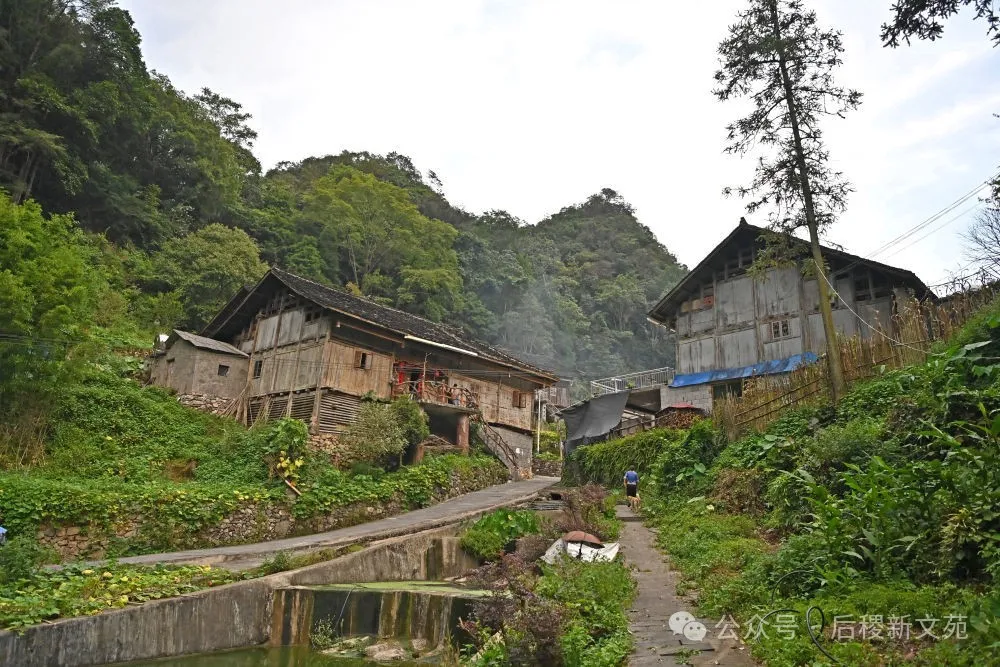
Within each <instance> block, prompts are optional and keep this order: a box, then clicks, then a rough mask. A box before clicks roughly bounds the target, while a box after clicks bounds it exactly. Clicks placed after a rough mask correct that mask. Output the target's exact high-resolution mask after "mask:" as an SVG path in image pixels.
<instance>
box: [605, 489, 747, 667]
mask: <svg viewBox="0 0 1000 667" xmlns="http://www.w3.org/2000/svg"><path fill="white" fill-rule="evenodd" d="M618 518H620V519H621V520H622V521H625V525H624V526H623V528H622V533H621V536H620V537H619V540H618V541H619V542H620V543H621V545H622V554H623V556H624V558H625V560H626V561H627V562H628V563H630V564H631V565H632V566H633V567H634V568H635V572H634V575H635V578H636V580H637V581H638V584H639V593H638V595H637V596H636V598H635V602H634V603H633V605H632V609H630V610H629V612H628V615H629V630H630V631H631V633H632V636H633V638H634V639H635V651H634V653H633V654H632V657H631V658H630V659H629V665H643V666H644V665H657V666H659V667H672V666H674V665H724V666H726V667H749V666H752V665H753V664H754V662H753V659H752V658H751V657H750V655H749V653H750V651H749V649H748V648H747V647H746V646H745V645H744V644H743V643H742V642H741V641H739V640H725V639H723V640H720V639H719V638H718V635H719V633H720V631H722V630H723V628H721V627H717V625H718V621H716V620H708V619H697V620H700V621H701V623H702V624H703V625H704V626H705V628H706V629H707V630H708V632H707V634H706V635H705V637H704V639H702V640H700V641H695V640H692V639H688V638H686V637H685V636H684V635H683V634H680V635H675V634H674V633H673V631H672V630H671V629H670V625H669V623H670V617H671V615H673V614H674V613H676V612H681V611H691V610H692V609H693V608H694V604H693V603H692V602H691V601H689V600H685V599H683V598H681V597H678V596H677V595H675V591H676V590H677V583H678V581H679V580H680V574H679V573H678V572H677V571H675V570H671V569H670V567H669V566H668V564H667V559H666V557H665V556H664V555H663V554H662V553H660V551H659V550H658V549H657V548H656V544H655V536H654V535H653V533H652V531H650V530H649V529H648V528H646V527H645V526H643V525H642V523H640V520H641V519H640V517H638V516H636V515H635V514H633V513H632V511H631V510H629V509H628V508H627V507H621V506H619V507H618ZM692 616H693V614H692ZM688 627H689V628H690V627H691V626H690V625H689V626H688ZM733 632H735V633H737V634H739V633H740V630H737V629H734V630H733Z"/></svg>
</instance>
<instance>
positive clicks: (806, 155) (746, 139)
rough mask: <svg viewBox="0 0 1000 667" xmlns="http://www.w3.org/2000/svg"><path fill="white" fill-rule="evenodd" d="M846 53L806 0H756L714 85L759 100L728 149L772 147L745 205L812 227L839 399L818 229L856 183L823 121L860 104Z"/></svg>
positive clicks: (726, 45)
mask: <svg viewBox="0 0 1000 667" xmlns="http://www.w3.org/2000/svg"><path fill="white" fill-rule="evenodd" d="M843 50H844V49H843V44H842V42H841V35H840V33H839V32H837V31H827V30H822V29H820V28H819V27H818V26H817V24H816V13H815V12H813V11H808V10H805V9H803V6H802V2H801V0H750V3H749V8H748V9H746V10H745V11H743V12H741V13H740V14H739V15H738V17H737V22H736V24H735V25H733V26H732V27H731V28H730V32H729V36H728V37H727V38H726V39H725V40H724V41H723V42H722V44H721V45H720V46H719V55H720V60H721V66H720V68H719V70H718V72H716V74H715V80H716V82H717V83H718V87H717V88H716V90H715V91H714V92H715V94H716V96H717V97H718V98H719V99H720V100H723V101H725V100H729V99H732V98H746V99H748V100H749V101H750V102H751V103H752V105H753V108H752V110H751V111H750V113H749V114H748V115H747V116H745V117H743V118H740V119H738V120H737V121H736V122H735V123H732V124H731V125H729V126H728V127H727V130H728V137H727V138H728V141H729V144H728V145H727V146H726V152H727V153H731V154H738V155H745V154H747V153H749V152H750V151H751V150H753V149H755V148H756V147H757V146H761V147H762V148H763V149H764V150H765V152H766V153H767V155H766V156H762V157H761V158H760V161H759V163H758V165H757V168H756V170H755V173H754V178H753V180H752V181H751V183H750V185H748V186H745V187H740V188H737V190H736V191H737V192H738V193H739V195H740V196H741V197H750V198H751V201H750V203H749V204H748V206H747V210H748V211H751V212H753V211H755V210H757V209H758V208H760V207H762V206H768V207H770V209H771V225H772V227H773V228H774V229H776V230H779V231H781V232H783V233H787V234H791V233H793V232H794V231H796V230H797V229H800V228H803V227H804V228H805V229H806V230H807V231H808V234H809V244H810V246H811V250H812V264H813V266H812V270H814V271H815V272H816V273H817V275H818V280H817V281H816V283H817V285H818V286H819V294H820V299H819V302H820V310H821V312H822V316H823V328H824V331H825V332H826V344H827V358H828V363H829V366H830V378H831V384H832V397H833V400H834V401H835V402H836V401H838V400H839V399H840V397H841V396H842V395H843V393H844V389H845V386H844V377H843V367H842V365H841V360H840V347H839V345H838V342H837V330H836V328H835V327H834V324H833V312H832V309H831V306H830V296H829V288H830V283H829V281H828V278H827V277H826V268H825V266H824V262H823V257H822V253H821V250H820V245H819V235H820V232H821V231H822V230H823V229H825V228H826V227H828V226H829V225H830V224H832V223H833V221H834V219H835V216H836V214H837V213H839V212H841V211H843V209H844V208H845V206H846V199H847V195H848V193H849V192H850V191H851V189H850V186H849V184H848V183H847V181H846V180H845V179H844V178H843V175H842V174H841V173H839V172H836V171H833V170H832V169H831V168H830V166H829V153H828V151H827V150H826V148H825V147H824V144H823V135H822V131H821V129H820V126H819V124H820V120H822V119H823V118H824V117H826V116H840V117H842V116H843V114H844V113H845V112H847V111H849V110H852V109H855V108H856V107H857V106H858V105H859V104H860V103H861V94H860V93H858V92H857V91H854V90H849V89H845V88H842V87H840V86H838V85H836V84H835V83H834V79H833V71H834V70H835V69H836V68H837V67H838V66H839V65H840V64H841V54H842V53H843ZM725 192H726V194H731V193H732V189H731V188H727V189H726V191H725Z"/></svg>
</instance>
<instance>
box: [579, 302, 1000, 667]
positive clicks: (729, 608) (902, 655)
mask: <svg viewBox="0 0 1000 667" xmlns="http://www.w3.org/2000/svg"><path fill="white" fill-rule="evenodd" d="M998 359H1000V307H998V306H995V307H993V308H991V309H989V310H988V311H987V312H985V313H984V314H983V315H982V316H981V317H980V318H977V319H976V320H974V321H973V322H970V324H969V325H968V326H967V327H966V328H965V329H964V330H963V332H962V333H961V334H960V335H958V336H957V337H956V338H955V339H954V340H953V341H952V342H951V344H950V345H947V346H944V345H943V346H941V347H939V348H938V349H937V351H936V353H935V356H934V357H933V358H932V359H931V360H930V361H929V362H928V363H926V364H925V365H922V366H918V367H910V368H906V369H902V370H898V371H893V372H889V373H885V374H883V375H882V376H881V377H878V378H876V379H874V380H871V381H868V382H866V383H864V384H862V385H860V386H858V387H856V388H854V389H853V390H852V391H851V392H850V393H849V394H848V395H847V396H846V397H845V399H844V400H843V401H842V402H841V403H840V404H839V406H838V407H837V408H836V409H831V408H828V407H822V408H810V409H804V410H798V411H795V412H791V413H788V414H786V415H785V416H783V417H782V418H781V419H780V420H778V421H777V422H775V423H774V424H772V425H771V426H770V427H769V428H768V430H767V432H765V433H760V434H753V435H750V436H748V437H745V438H743V439H741V440H739V441H737V442H733V443H730V444H728V445H725V446H724V447H723V448H720V447H719V445H718V444H717V443H719V442H720V441H719V440H718V439H717V438H716V437H715V436H714V434H713V433H712V431H711V426H710V424H708V423H707V422H703V423H701V424H698V425H697V426H696V427H695V428H694V429H692V430H691V432H690V433H687V434H675V435H673V436H671V437H669V438H668V439H667V441H668V442H673V443H679V442H685V441H688V440H691V439H693V440H694V441H696V442H698V443H700V444H699V445H698V446H689V447H683V448H681V451H677V450H675V448H674V447H673V446H672V445H666V444H661V445H660V446H659V453H658V455H657V458H656V460H655V461H654V463H653V464H652V465H651V466H650V467H649V469H648V470H647V474H646V482H647V485H646V495H645V498H646V503H645V505H644V509H645V511H646V512H647V514H648V517H649V518H650V520H651V521H652V523H653V524H654V525H655V527H656V528H657V530H658V533H659V538H658V539H659V543H660V545H661V546H662V547H663V548H664V550H666V551H668V552H669V553H670V555H671V559H672V562H673V563H674V564H675V565H676V566H677V567H678V568H679V569H680V570H681V571H682V572H683V573H684V575H685V580H684V582H683V584H682V588H683V589H686V590H688V591H694V592H696V593H697V596H698V603H699V605H700V607H701V611H702V612H703V613H704V614H705V615H708V616H714V617H716V618H730V617H731V618H733V620H734V621H735V622H736V623H738V624H739V630H738V631H737V633H738V634H740V635H741V636H744V637H749V638H750V643H751V644H752V646H753V650H754V653H755V655H757V657H759V658H761V659H763V660H765V661H766V662H767V664H768V665H775V666H781V665H802V664H817V663H818V664H824V663H825V662H826V661H827V658H826V657H825V656H824V655H823V654H822V653H820V652H819V650H818V649H817V647H816V645H815V644H814V643H813V642H812V641H811V640H810V639H809V637H808V635H807V633H806V630H805V615H806V612H807V610H808V609H809V608H811V607H818V608H819V609H821V610H822V611H823V613H824V614H825V617H826V619H827V627H826V630H825V633H824V634H823V635H822V636H821V637H820V638H819V642H820V643H821V644H822V646H823V647H824V649H825V650H826V651H827V652H829V653H830V655H832V656H833V657H834V658H836V659H837V660H838V661H840V663H841V664H845V665H847V664H849V665H880V664H886V663H895V662H901V661H904V660H912V661H913V662H914V664H926V665H938V664H949V665H979V664H988V663H990V661H991V660H992V659H993V655H994V652H995V649H996V646H998V645H1000V644H998V643H997V642H998V641H1000V624H998V622H997V618H998V613H1000V592H998V588H997V576H998V574H1000V519H998V511H997V508H998V507H1000V502H998V501H1000V477H998V473H997V471H998V470H1000V467H998V464H1000V460H998V458H1000V364H998V363H997V360H998ZM641 438H643V439H645V440H646V441H652V442H656V440H655V438H657V436H656V435H650V434H649V433H646V434H642V436H641ZM638 439H639V438H638V437H637V438H633V439H626V440H624V441H622V442H620V443H609V444H608V445H602V446H590V447H586V448H582V449H581V462H584V461H586V463H587V465H588V466H589V467H587V468H586V469H587V470H590V471H592V472H593V473H594V474H595V475H597V476H598V477H600V476H602V475H603V474H605V472H611V471H612V470H613V467H614V466H616V465H618V463H619V461H618V459H617V458H616V457H618V456H621V457H632V456H634V454H635V452H636V449H637V445H636V444H635V442H633V441H634V440H638ZM722 444H724V443H722ZM616 446H617V447H621V449H622V450H623V452H625V453H621V454H613V453H611V452H608V451H602V450H601V449H595V450H594V454H593V455H589V456H588V455H586V454H583V452H585V451H586V450H587V449H591V448H594V447H603V448H605V449H611V448H614V447H616ZM605 465H606V466H607V469H606V471H605V467H604V466H605ZM778 610H784V611H782V612H781V614H782V615H780V616H779V615H777V614H776V615H772V616H770V617H769V620H768V621H767V623H765V624H764V626H763V628H762V626H761V623H760V619H761V618H762V617H764V616H765V615H766V614H767V613H768V612H771V611H778ZM812 618H813V621H816V622H817V623H818V620H817V619H818V613H817V612H815V611H814V612H812ZM834 619H836V621H837V627H839V628H840V630H839V634H837V633H836V632H835V629H834V628H833V624H834ZM921 619H922V620H921ZM929 619H936V620H934V621H932V620H929ZM817 627H818V626H817ZM845 628H846V629H845ZM866 632H867V635H865V634H864V633H866ZM835 634H836V637H835V636H834V635H835ZM849 637H853V639H848V638H849Z"/></svg>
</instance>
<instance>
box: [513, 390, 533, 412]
mask: <svg viewBox="0 0 1000 667" xmlns="http://www.w3.org/2000/svg"><path fill="white" fill-rule="evenodd" d="M528 395H529V394H528V393H527V392H524V391H521V390H520V389H514V390H513V391H512V393H511V397H510V398H511V406H512V407H515V408H518V409H522V410H523V409H524V408H526V407H528Z"/></svg>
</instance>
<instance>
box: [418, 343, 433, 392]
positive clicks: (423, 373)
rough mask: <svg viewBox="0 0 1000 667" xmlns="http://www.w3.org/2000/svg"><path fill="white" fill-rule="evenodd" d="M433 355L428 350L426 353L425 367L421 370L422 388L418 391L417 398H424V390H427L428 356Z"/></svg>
mask: <svg viewBox="0 0 1000 667" xmlns="http://www.w3.org/2000/svg"><path fill="white" fill-rule="evenodd" d="M429 356H431V353H430V352H428V353H427V354H425V355H424V367H423V370H421V371H420V389H419V391H417V400H422V399H424V392H425V391H427V357H429Z"/></svg>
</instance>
